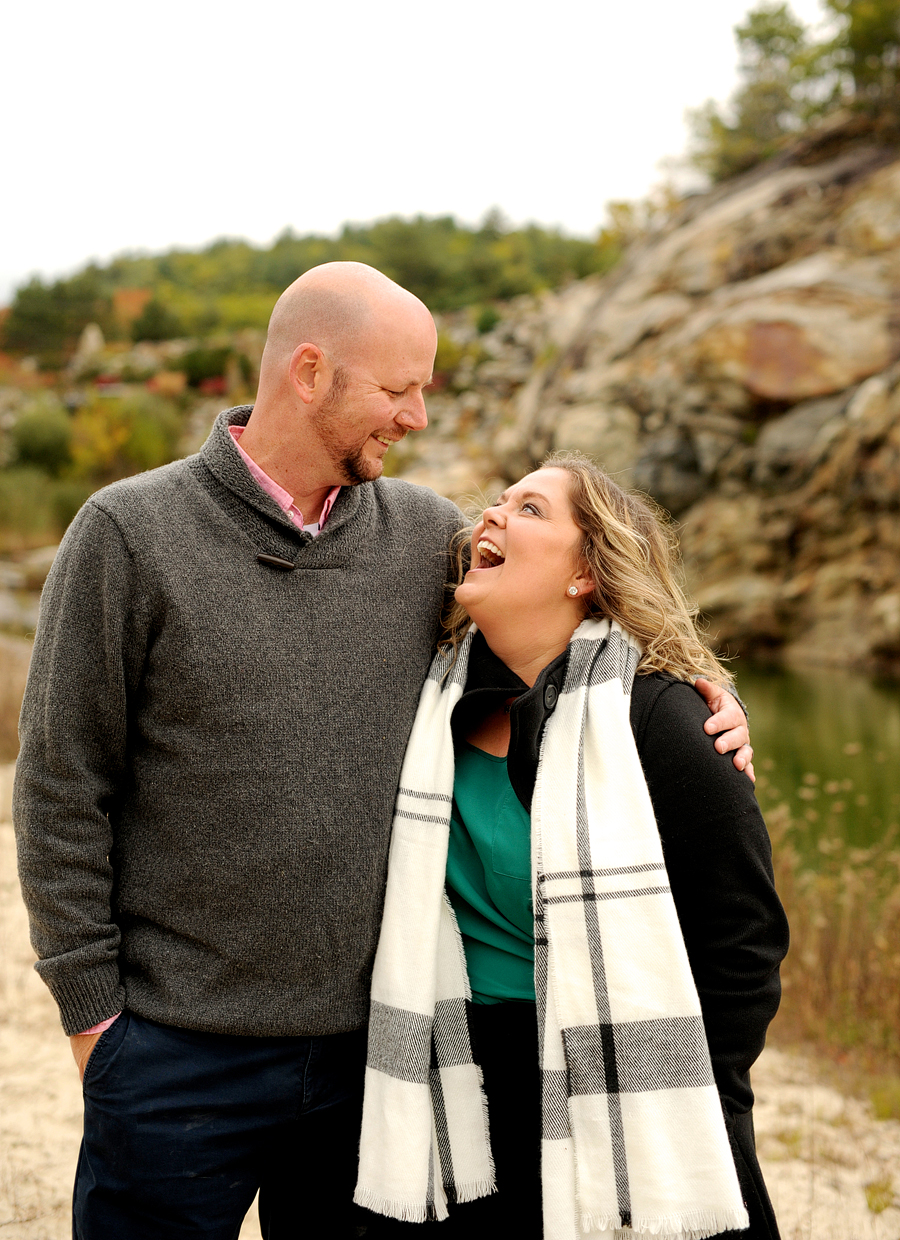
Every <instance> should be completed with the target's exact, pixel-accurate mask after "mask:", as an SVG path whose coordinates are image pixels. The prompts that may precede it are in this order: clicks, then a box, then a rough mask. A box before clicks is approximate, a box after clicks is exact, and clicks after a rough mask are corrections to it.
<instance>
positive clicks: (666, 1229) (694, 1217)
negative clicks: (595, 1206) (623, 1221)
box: [580, 1209, 750, 1240]
mask: <svg viewBox="0 0 900 1240" xmlns="http://www.w3.org/2000/svg"><path fill="white" fill-rule="evenodd" d="M580 1222H581V1230H582V1233H583V1235H584V1236H585V1237H593V1236H597V1237H600V1236H609V1237H612V1240H634V1237H635V1236H654V1237H656V1240H708V1237H710V1236H717V1235H719V1233H720V1232H723V1231H745V1230H746V1229H747V1228H748V1227H749V1226H750V1218H749V1215H748V1214H747V1211H746V1210H745V1209H741V1210H694V1211H691V1212H690V1213H689V1214H683V1215H678V1216H671V1215H663V1216H662V1217H660V1218H644V1219H635V1220H634V1221H633V1223H632V1226H631V1227H630V1228H622V1227H620V1226H619V1220H618V1218H617V1217H616V1218H611V1217H609V1216H608V1215H605V1216H604V1215H582V1217H581V1220H580Z"/></svg>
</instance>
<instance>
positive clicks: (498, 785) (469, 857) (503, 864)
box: [447, 742, 534, 1003]
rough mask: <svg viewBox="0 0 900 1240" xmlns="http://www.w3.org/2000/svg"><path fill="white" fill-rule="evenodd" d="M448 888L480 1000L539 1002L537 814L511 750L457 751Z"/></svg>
mask: <svg viewBox="0 0 900 1240" xmlns="http://www.w3.org/2000/svg"><path fill="white" fill-rule="evenodd" d="M447 891H448V894H449V896H450V902H451V903H452V905H453V908H454V910H455V912H456V917H457V921H458V922H459V928H460V931H461V932H462V936H463V946H464V948H465V952H466V964H467V965H468V970H469V982H470V984H471V986H472V998H473V999H474V1001H475V1002H476V1003H500V1002H509V1001H517V1000H518V1001H529V1002H532V1003H533V1002H534V907H533V904H532V900H531V820H530V818H529V816H528V813H527V811H526V810H525V809H524V808H523V806H522V803H521V801H520V800H519V798H518V797H517V796H516V794H515V792H514V791H513V787H512V784H511V783H510V782H509V775H508V773H507V769H506V758H497V757H495V756H494V755H493V754H489V753H485V752H484V750H483V749H476V748H475V746H474V745H470V744H468V742H466V743H464V744H463V745H462V746H461V747H460V749H459V750H458V752H457V755H456V779H455V782H454V785H453V811H452V814H451V818H450V847H449V851H448V854H447Z"/></svg>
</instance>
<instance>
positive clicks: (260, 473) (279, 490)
mask: <svg viewBox="0 0 900 1240" xmlns="http://www.w3.org/2000/svg"><path fill="white" fill-rule="evenodd" d="M245 429H246V428H245V427H243V426H229V428H228V433H229V435H230V436H231V438H232V439H233V440H234V445H235V447H236V448H237V450H238V452H240V454H241V460H242V461H243V462H244V464H245V465H246V466H247V468H248V469H249V470H250V473H251V474H252V475H253V477H254V478H255V479H256V481H257V482H258V483H259V485H260V486H261V487H262V489H263V490H264V491H265V493H266V494H267V495H271V497H272V499H274V501H275V503H276V504H277V505H278V507H279V508H281V509H282V511H284V512H286V513H287V515H288V516H289V517H290V518H291V520H292V521H293V523H294V525H296V526H297V528H298V529H301V530H305V531H306V533H307V534H312V535H313V536H315V535H316V534H318V533H319V531H320V530H321V529H322V526H323V525H324V524H325V522H326V521H327V520H328V514H329V513H330V512H331V510H332V508H333V507H334V501H335V500H336V499H337V497H338V493H339V492H340V489H341V488H340V487H339V486H337V487H332V488H331V490H330V491H329V492H328V494H327V495H326V497H325V503H324V504H323V505H322V511H321V513H320V514H319V519H318V521H313V522H311V523H310V524H309V525H304V523H303V513H302V512H301V511H300V509H299V508H298V507H297V505H296V504H295V503H294V497H293V495H289V494H288V493H287V491H286V490H285V489H284V487H280V486H279V485H278V483H277V482H275V480H274V479H273V478H270V477H269V475H268V474H267V473H266V472H265V470H263V469H260V467H259V466H258V465H257V463H256V461H254V460H253V458H252V457H251V456H248V455H247V453H246V452H245V451H244V449H243V448H242V447H241V444H240V439H241V435H243V433H244V430H245Z"/></svg>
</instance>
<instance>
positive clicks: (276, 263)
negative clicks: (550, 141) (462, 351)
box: [0, 212, 623, 368]
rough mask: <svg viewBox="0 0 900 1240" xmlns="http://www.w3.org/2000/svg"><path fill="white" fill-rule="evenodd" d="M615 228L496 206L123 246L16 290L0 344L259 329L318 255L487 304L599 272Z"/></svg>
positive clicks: (50, 346)
mask: <svg viewBox="0 0 900 1240" xmlns="http://www.w3.org/2000/svg"><path fill="white" fill-rule="evenodd" d="M622 248H623V247H622V238H621V236H620V234H619V233H618V231H617V230H616V229H615V228H607V229H602V230H600V231H599V232H598V235H597V237H596V239H595V240H593V241H587V240H582V239H578V238H573V237H567V236H564V235H563V234H562V233H560V232H558V231H555V230H553V229H546V228H539V227H538V226H537V225H531V226H529V227H526V228H511V227H509V226H508V225H506V224H505V223H504V221H503V219H502V217H501V216H500V215H499V213H497V212H493V213H491V214H489V215H488V216H487V217H486V218H485V220H484V222H483V223H482V224H481V225H480V226H479V227H476V228H470V227H467V226H466V225H463V224H459V223H457V221H456V220H454V219H453V218H452V217H451V216H444V217H441V218H437V219H429V218H426V217H425V216H418V217H417V218H416V219H413V220H404V219H400V218H396V217H394V218H389V219H383V220H379V221H377V222H376V223H374V224H371V225H367V226H357V225H352V224H347V225H345V226H344V228H343V230H342V231H341V233H340V235H339V236H338V237H336V238H328V237H321V236H305V237H300V236H297V235H295V234H294V233H292V232H290V231H287V232H285V233H284V234H282V236H281V237H279V238H278V240H277V241H275V242H274V244H273V245H271V246H269V247H258V246H253V245H250V244H249V243H248V242H246V241H236V240H227V239H223V240H220V241H216V242H214V243H213V244H212V245H209V246H207V247H206V248H205V249H203V250H199V251H187V250H172V251H169V252H168V253H166V254H159V255H134V256H128V255H125V256H122V257H120V258H117V259H115V260H113V261H112V262H111V263H108V264H106V265H105V266H89V267H87V268H85V270H84V271H81V272H79V273H77V274H76V275H74V276H72V277H71V278H70V279H67V280H58V281H56V282H54V283H47V282H44V281H42V280H40V279H34V280H32V281H30V282H29V283H28V284H26V285H24V286H23V287H22V288H20V289H19V290H18V291H17V293H16V296H15V298H14V300H13V303H12V306H11V307H10V309H9V313H8V314H7V315H6V317H5V319H4V321H3V323H2V325H0V347H2V348H5V349H7V350H8V351H11V352H15V353H18V354H20V355H21V354H23V353H25V354H32V355H34V356H36V357H38V358H39V360H40V361H41V363H42V365H44V366H45V367H51V368H52V367H55V366H59V365H61V364H63V363H64V362H65V361H66V360H67V358H68V356H69V355H70V354H71V353H72V351H73V350H74V349H75V347H76V345H77V343H78V340H79V338H80V336H81V333H82V331H83V330H84V328H85V327H86V326H87V325H88V324H89V323H96V324H98V326H99V327H100V328H101V330H102V331H103V334H104V336H105V338H106V339H107V340H122V339H131V340H135V341H141V340H147V341H158V340H169V339H174V338H177V337H185V336H189V337H200V338H202V337H206V336H209V335H211V334H214V333H217V332H222V331H234V330H239V329H242V328H265V326H266V324H267V322H268V319H269V314H270V312H271V309H272V306H273V304H274V302H275V299H276V298H277V297H278V295H279V294H280V293H281V292H282V291H283V290H284V289H285V288H286V287H287V286H288V285H289V284H290V283H291V282H292V281H293V280H295V279H296V278H297V276H299V275H302V274H303V272H304V271H306V270H308V269H309V268H310V267H314V266H316V264H318V263H324V262H333V261H336V260H347V259H349V260H355V261H358V262H364V263H369V264H371V265H372V266H373V267H377V268H378V269H379V270H380V271H383V272H385V274H387V275H389V276H390V277H391V278H392V279H394V280H397V281H398V283H400V284H402V285H403V286H404V287H405V288H408V289H411V290H412V291H413V292H414V293H416V294H417V295H418V296H419V297H421V298H422V300H423V301H425V302H426V304H427V305H428V306H430V307H431V308H432V309H434V310H438V311H440V310H451V309H455V308H457V307H460V306H476V307H478V306H480V307H481V308H482V310H483V311H484V313H485V314H486V316H487V318H486V319H485V321H486V322H488V321H490V305H491V303H493V302H494V301H496V300H503V299H509V298H511V297H515V296H517V295H519V294H522V293H534V292H537V291H539V290H540V289H545V288H559V287H560V286H561V285H563V284H565V283H566V282H567V281H569V280H572V279H576V278H580V277H583V276H586V275H589V274H591V273H596V272H603V271H608V270H609V269H610V267H611V266H613V264H614V263H615V262H616V260H617V259H618V258H619V256H620V254H621V252H622Z"/></svg>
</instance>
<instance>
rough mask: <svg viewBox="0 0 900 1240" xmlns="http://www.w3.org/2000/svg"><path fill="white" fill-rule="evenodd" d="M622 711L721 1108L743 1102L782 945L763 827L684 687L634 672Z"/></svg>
mask: <svg viewBox="0 0 900 1240" xmlns="http://www.w3.org/2000/svg"><path fill="white" fill-rule="evenodd" d="M631 717H632V728H633V730H634V734H635V740H636V742H637V747H638V753H639V755H640V758H641V763H642V765H643V768H644V774H645V776H646V779H647V786H648V788H649V790H650V796H651V798H652V800H653V807H654V810H655V812H656V819H657V823H658V825H659V833H660V837H661V839H662V844H663V850H664V855H665V861H666V867H667V869H668V872H669V880H670V883H671V886H672V894H673V897H674V900H675V907H676V909H677V912H678V917H679V921H680V923H681V928H682V932H683V934H684V940H685V945H686V947H687V951H688V956H689V959H690V963H691V969H692V971H693V974H694V980H695V982H696V985H697V990H698V992H699V995H700V1003H701V1005H702V1008H703V1016H704V1022H705V1025H706V1033H707V1038H708V1041H709V1049H710V1054H711V1056H712V1063H713V1071H714V1073H715V1077H716V1083H717V1085H718V1088H719V1092H720V1093H721V1094H722V1097H723V1099H724V1101H725V1102H726V1105H727V1106H728V1108H729V1109H730V1110H732V1111H736V1112H743V1111H747V1110H749V1108H750V1107H751V1106H752V1104H753V1094H752V1092H751V1090H750V1086H749V1082H748V1080H747V1077H746V1074H747V1072H748V1070H749V1068H750V1066H751V1065H752V1064H753V1062H754V1061H755V1060H756V1058H757V1057H758V1055H759V1053H760V1051H761V1050H762V1048H763V1046H764V1044H765V1035H766V1029H767V1027H768V1025H769V1022H770V1021H771V1019H772V1017H773V1016H774V1015H775V1012H776V1010H777V1008H778V1002H779V998H780V994H781V988H780V982H779V978H778V966H779V964H780V963H781V960H782V959H783V958H784V955H785V953H786V951H787V946H788V928H787V919H786V918H785V915H784V910H783V909H782V907H781V902H780V900H779V899H778V896H777V894H776V892H775V885H774V880H773V876H772V854H771V847H770V844H769V837H768V833H767V831H766V827H765V823H764V822H763V819H762V815H761V814H760V811H759V807H758V806H757V804H756V798H755V796H754V794H753V787H752V785H751V783H750V782H749V780H747V779H745V778H744V776H743V775H742V774H741V773H740V772H739V771H738V770H736V768H735V767H734V766H733V765H732V762H731V760H730V757H729V755H727V754H720V753H718V752H717V750H716V747H715V743H714V739H715V738H714V737H712V736H708V735H706V734H705V733H704V731H703V723H704V721H705V719H706V717H707V709H706V706H705V705H704V703H703V701H702V700H701V699H700V698H699V697H698V695H697V694H696V693H695V692H694V690H693V689H692V688H691V686H690V685H687V684H684V683H680V682H672V681H669V680H667V679H665V678H663V677H659V676H638V677H636V678H635V682H634V688H633V691H632V715H631Z"/></svg>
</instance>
